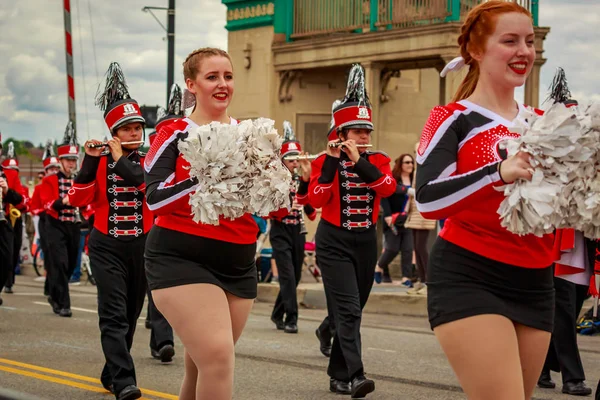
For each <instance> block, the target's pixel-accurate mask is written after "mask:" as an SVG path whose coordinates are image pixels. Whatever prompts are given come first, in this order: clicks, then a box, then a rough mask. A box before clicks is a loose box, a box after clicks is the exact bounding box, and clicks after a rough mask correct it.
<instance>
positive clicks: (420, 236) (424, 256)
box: [412, 229, 431, 283]
mask: <svg viewBox="0 0 600 400" xmlns="http://www.w3.org/2000/svg"><path fill="white" fill-rule="evenodd" d="M429 232H431V231H430V230H426V229H412V234H413V243H414V246H413V247H414V249H415V258H416V261H417V272H418V273H419V280H420V281H421V282H422V283H427V263H428V262H429V251H428V250H427V240H428V239H429Z"/></svg>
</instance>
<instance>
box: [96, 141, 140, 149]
mask: <svg viewBox="0 0 600 400" xmlns="http://www.w3.org/2000/svg"><path fill="white" fill-rule="evenodd" d="M124 144H144V141H143V140H136V141H134V142H121V145H124ZM106 146H108V143H100V144H93V143H90V144H88V146H87V147H88V148H90V149H99V148H100V147H106Z"/></svg>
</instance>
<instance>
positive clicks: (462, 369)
mask: <svg viewBox="0 0 600 400" xmlns="http://www.w3.org/2000/svg"><path fill="white" fill-rule="evenodd" d="M534 41H535V33H534V30H533V24H532V17H531V14H530V13H529V11H527V10H526V9H525V8H523V7H521V6H520V5H518V4H516V3H512V2H502V1H488V2H484V3H482V4H480V5H478V6H476V7H474V8H473V9H472V10H471V11H470V12H469V14H468V15H467V18H466V20H465V22H464V23H463V26H462V29H461V35H460V36H459V39H458V43H459V45H460V52H461V56H462V58H461V59H458V62H456V63H450V64H449V66H448V67H447V68H445V69H444V71H442V76H445V74H446V72H447V70H448V69H450V70H452V69H457V68H460V67H461V65H465V64H466V65H467V66H468V67H469V72H468V74H467V75H466V77H465V79H464V81H463V83H462V84H461V86H460V88H459V90H458V92H457V93H456V95H455V98H454V100H453V102H452V103H450V104H448V105H446V106H438V107H435V108H434V109H433V111H432V112H431V115H430V117H429V120H428V121H427V123H426V125H425V128H424V130H423V134H422V137H421V143H420V146H419V148H418V152H417V163H418V168H417V193H416V200H417V204H418V208H419V211H420V212H421V213H422V214H423V216H424V217H425V218H430V219H438V220H439V219H445V218H447V220H446V223H445V224H444V228H443V229H442V231H441V232H440V236H439V237H438V239H437V241H436V243H435V245H434V246H433V249H432V251H431V255H430V259H429V266H428V312H429V321H430V324H431V327H432V329H433V331H434V333H435V335H436V337H437V338H438V340H439V342H440V344H441V346H442V348H443V350H444V352H445V353H446V356H447V357H448V360H449V361H450V364H451V366H452V368H453V369H454V372H455V373H456V375H457V377H458V380H459V381H460V383H461V386H462V388H463V389H464V391H465V393H466V395H467V397H468V398H469V399H471V400H478V399H486V400H495V399H499V400H500V399H501V400H505V399H506V400H509V399H510V400H515V399H529V398H531V396H532V395H533V391H534V388H535V385H536V382H537V380H538V377H539V375H540V372H541V369H542V365H543V363H544V358H545V356H546V352H547V350H548V344H549V341H550V333H551V332H552V327H553V318H554V315H553V314H554V289H553V281H552V270H551V268H550V266H551V265H552V262H553V255H552V245H553V235H545V236H543V237H537V236H534V235H526V236H518V235H515V234H512V233H511V232H509V231H508V230H507V229H505V228H503V227H502V226H501V225H500V218H499V215H498V213H497V210H498V207H499V205H500V203H501V202H502V200H503V199H504V195H503V193H502V192H500V191H497V190H495V188H497V187H500V186H502V185H504V184H505V183H511V182H514V181H515V180H517V179H531V177H532V172H533V169H532V167H531V165H530V162H529V155H528V154H525V153H517V154H516V155H514V156H511V157H508V158H506V153H505V152H504V151H503V150H501V149H500V147H499V143H500V142H502V141H503V140H505V139H509V138H515V137H518V136H519V134H518V133H515V132H514V128H515V127H517V126H522V125H524V124H528V121H527V120H525V119H523V118H521V117H520V114H521V112H522V111H525V107H524V106H523V105H521V104H517V103H516V102H515V100H514V97H515V96H514V95H515V93H514V92H515V88H516V87H518V86H522V85H523V84H524V83H525V81H526V79H527V76H528V75H529V73H530V72H531V69H532V67H533V64H534V60H535V57H536V52H535V46H534Z"/></svg>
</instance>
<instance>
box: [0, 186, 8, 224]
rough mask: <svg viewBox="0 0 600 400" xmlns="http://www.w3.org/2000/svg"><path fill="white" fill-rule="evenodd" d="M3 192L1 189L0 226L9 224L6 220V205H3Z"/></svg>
mask: <svg viewBox="0 0 600 400" xmlns="http://www.w3.org/2000/svg"><path fill="white" fill-rule="evenodd" d="M2 196H3V193H2V190H1V189H0V224H2V223H6V222H8V221H7V220H6V213H5V212H4V204H3V203H2Z"/></svg>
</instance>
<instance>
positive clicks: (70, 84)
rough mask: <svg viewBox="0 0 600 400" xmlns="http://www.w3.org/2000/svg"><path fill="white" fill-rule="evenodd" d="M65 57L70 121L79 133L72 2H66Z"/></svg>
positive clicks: (69, 0) (67, 0) (66, 0)
mask: <svg viewBox="0 0 600 400" xmlns="http://www.w3.org/2000/svg"><path fill="white" fill-rule="evenodd" d="M63 11H64V21H65V56H66V61H67V95H68V99H69V120H70V121H71V122H72V123H73V129H74V130H75V132H77V123H76V117H75V79H74V76H73V39H72V34H71V0H64V7H63Z"/></svg>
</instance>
